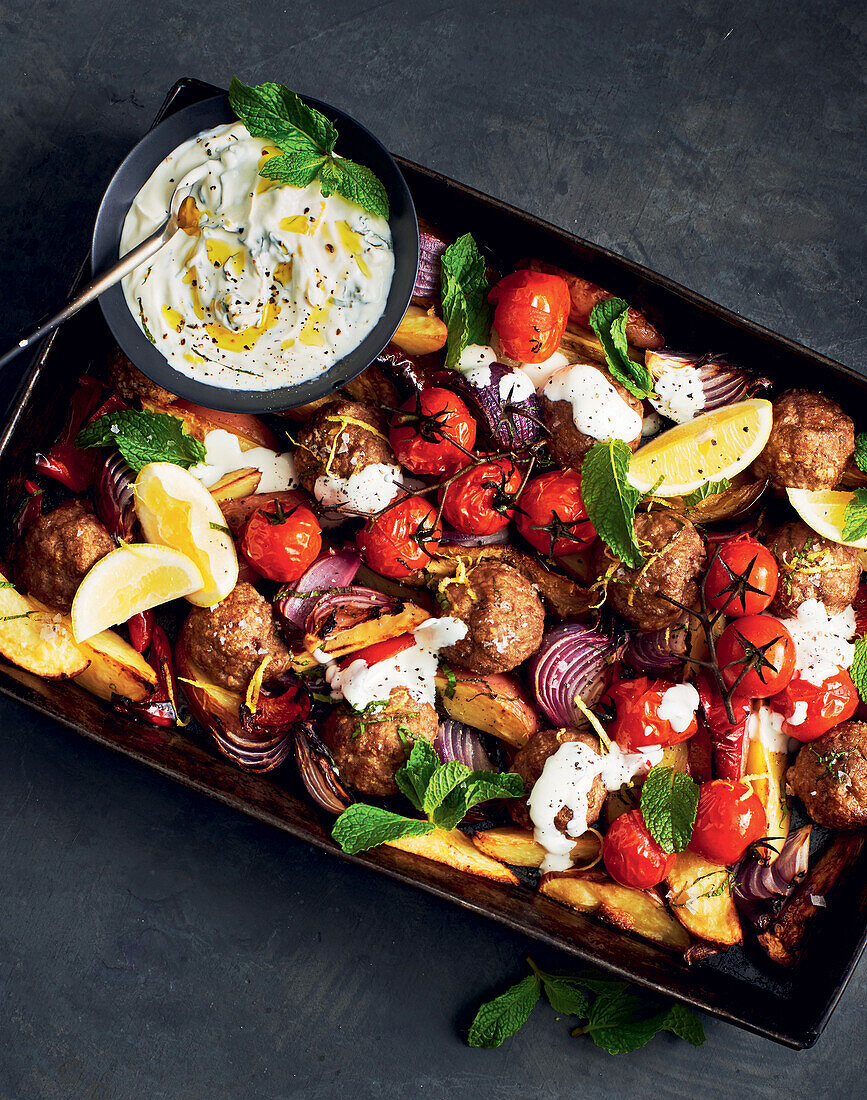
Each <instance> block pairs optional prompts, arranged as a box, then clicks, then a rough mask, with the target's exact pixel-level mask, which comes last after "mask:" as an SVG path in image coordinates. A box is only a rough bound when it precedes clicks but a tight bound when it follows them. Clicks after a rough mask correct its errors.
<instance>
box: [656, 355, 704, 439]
mask: <svg viewBox="0 0 867 1100" xmlns="http://www.w3.org/2000/svg"><path fill="white" fill-rule="evenodd" d="M653 388H654V390H655V391H656V393H657V394H658V395H659V396H658V397H651V398H650V403H651V405H653V407H654V408H655V409H656V410H657V411H658V412H661V413H662V415H663V416H667V417H668V418H669V419H670V420H673V421H674V422H675V424H686V423H688V422H689V421H690V420H694V419H695V418H696V417H697V416H698V415H699V414H700V413H702V412H704V405H705V395H704V385H703V384H702V380H701V372H700V371H699V370H698V369H697V368H696V367H690V366H685V365H678V366H669V367H667V368H666V369H664V370H663V372H662V374H661V375H660V376H659V378H657V379H656V381H655V382H654V384H653Z"/></svg>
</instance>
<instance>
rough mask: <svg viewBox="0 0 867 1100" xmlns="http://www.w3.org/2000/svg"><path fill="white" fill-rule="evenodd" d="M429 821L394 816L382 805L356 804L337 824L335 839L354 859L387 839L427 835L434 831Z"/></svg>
mask: <svg viewBox="0 0 867 1100" xmlns="http://www.w3.org/2000/svg"><path fill="white" fill-rule="evenodd" d="M432 829H433V825H432V824H431V823H430V822H429V821H419V820H418V819H417V818H414V817H403V816H402V815H401V814H393V813H391V812H390V811H389V810H383V809H380V807H379V806H367V805H365V804H364V803H363V802H353V803H352V805H351V806H349V807H347V809H345V810H344V811H343V813H342V814H341V815H340V817H338V819H337V821H335V823H334V828H333V829H332V830H331V836H332V837H333V838H334V840H336V841H337V843H338V844H339V845H340V847H341V848H342V849H343V851H344V852H348V853H349V855H351V856H354V855H356V854H357V853H358V852H364V851H366V850H367V849H368V848H376V847H377V846H378V845H380V844H385V842H386V841H387V840H399V839H400V838H401V837H402V836H424V834H425V833H429V832H431V830H432Z"/></svg>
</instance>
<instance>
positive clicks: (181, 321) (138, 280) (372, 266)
mask: <svg viewBox="0 0 867 1100" xmlns="http://www.w3.org/2000/svg"><path fill="white" fill-rule="evenodd" d="M276 155H279V150H278V149H276V148H275V147H274V146H271V145H269V144H268V143H267V142H265V141H264V140H262V139H261V138H254V137H251V136H250V134H249V133H248V131H247V129H246V127H245V126H244V125H243V123H241V122H236V123H234V124H229V125H224V126H218V127H216V128H215V129H213V130H206V131H204V132H203V133H201V134H199V135H198V136H197V137H194V138H191V139H190V140H189V141H187V142H185V143H184V144H183V145H181V146H179V147H178V148H177V149H175V151H174V152H173V153H171V154H170V155H169V156H168V157H166V159H165V160H164V161H163V162H162V164H160V166H159V167H158V168H157V169H156V170H155V172H154V173H153V175H152V176H151V177H150V179H149V180H148V181H147V183H145V185H144V186H143V187H142V189H141V190H140V191H139V193H138V195H137V196H136V198H135V201H134V202H133V204H132V206H131V207H130V210H129V213H128V214H127V216H126V221H125V222H124V227H123V234H122V237H121V246H120V251H121V254H122V255H123V254H125V253H126V252H128V251H129V250H130V249H131V248H133V247H135V245H137V244H139V243H140V242H141V241H143V240H144V239H145V237H147V236H149V235H150V234H151V233H153V232H154V231H155V230H156V229H157V227H158V226H159V225H160V224H161V223H162V221H163V220H164V219H165V217H166V215H167V213H168V212H169V210H170V209H175V210H177V208H178V207H179V205H180V204H181V203H182V202H183V201H184V200H187V199H192V201H193V202H194V203H195V206H196V209H197V211H198V214H199V223H198V229H197V230H192V231H183V230H182V231H179V232H177V233H176V234H175V235H174V237H173V238H172V240H171V241H170V242H168V243H167V244H166V245H164V246H163V248H162V249H161V250H160V251H159V252H158V253H157V255H156V256H154V258H153V259H152V260H150V261H149V262H147V263H145V264H143V265H142V266H140V267H139V268H137V269H136V270H135V271H133V272H132V273H131V274H130V275H128V276H127V277H126V278H125V279H124V280H123V289H124V294H125V296H126V301H127V304H128V305H129V308H130V310H131V312H132V314H133V316H134V317H135V318H136V319H137V321H138V322H139V324H140V325H141V327H142V330H143V331H144V332H145V334H146V335H147V334H148V333H149V334H150V337H151V338H152V340H153V342H154V344H155V345H156V347H157V348H158V349H159V350H160V351H161V352H162V354H163V355H164V356H165V357H166V359H167V360H168V361H169V362H170V363H171V364H172V366H173V367H175V368H176V369H177V370H179V371H180V372H181V373H183V374H185V375H187V376H189V377H190V378H194V379H197V380H199V381H202V382H207V383H209V384H211V385H215V386H222V387H225V388H227V389H238V390H265V389H271V388H274V387H276V386H284V385H292V384H295V383H298V382H301V381H303V380H305V379H308V378H315V377H316V376H317V375H320V374H322V373H323V372H324V371H325V370H327V369H328V367H330V366H331V365H332V364H333V363H335V362H336V361H337V360H338V359H340V358H341V357H342V356H344V355H346V354H347V353H348V352H349V351H351V350H352V349H353V348H355V347H357V346H358V344H359V343H361V341H362V340H363V339H364V337H365V336H366V335H367V334H368V333H369V332H370V330H371V329H372V328H373V326H374V325H375V324H376V322H377V321H378V320H379V318H380V317H381V316H382V312H383V309H384V308H385V303H386V299H387V297H388V291H389V288H390V286H391V280H392V276H393V274H394V254H393V249H392V240H391V232H390V230H389V227H388V223H387V221H386V220H385V219H384V218H381V217H378V216H376V215H374V214H370V213H367V212H366V211H364V210H362V209H361V207H360V206H357V205H356V204H355V203H352V202H349V201H348V200H347V199H344V198H342V197H341V196H340V195H331V196H329V197H328V198H327V199H326V198H323V196H322V190H321V188H320V186H319V184H318V183H317V182H316V181H314V182H313V183H311V184H310V185H309V186H308V187H305V188H299V187H293V186H291V185H287V184H276V183H274V182H273V181H270V180H266V179H263V178H262V177H261V176H259V174H258V172H259V168H260V167H261V166H262V165H263V164H264V163H265V161H266V160H267V159H268V158H269V157H271V156H276Z"/></svg>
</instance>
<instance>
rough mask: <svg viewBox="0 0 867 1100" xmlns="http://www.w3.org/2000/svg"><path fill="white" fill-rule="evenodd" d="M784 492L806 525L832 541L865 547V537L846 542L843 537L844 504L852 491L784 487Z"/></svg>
mask: <svg viewBox="0 0 867 1100" xmlns="http://www.w3.org/2000/svg"><path fill="white" fill-rule="evenodd" d="M786 493H787V495H788V497H789V503H790V504H791V505H792V507H793V508H794V509H795V511H796V512H797V513H798V515H799V516H800V517H801V519H802V520H803V521H804V523H806V524H807V526H808V527H812V528H813V530H814V531H818V533H819V534H820V535H824V536H825V538H826V539H830V540H831V541H832V542H842V543H843V544H844V545H845V546H857V547H858V549H859V550H864V549H867V538H864V539H858V540H856V541H855V542H846V541H845V540H844V538H843V525H844V522H843V521H844V517H845V512H846V505H847V504H848V503H849V501H850V500H851V499H852V498H853V497H854V495H855V494H854V493H850V492H847V491H846V490H845V489H786Z"/></svg>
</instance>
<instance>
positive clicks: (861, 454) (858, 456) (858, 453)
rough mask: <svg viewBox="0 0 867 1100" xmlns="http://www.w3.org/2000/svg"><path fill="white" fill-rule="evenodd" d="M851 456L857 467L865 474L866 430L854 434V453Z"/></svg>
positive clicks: (866, 454)
mask: <svg viewBox="0 0 867 1100" xmlns="http://www.w3.org/2000/svg"><path fill="white" fill-rule="evenodd" d="M852 457H853V458H854V459H855V465H856V466H857V467H858V469H859V470H861V472H862V473H865V474H867V432H859V433H858V434H857V435H856V436H855V453H854V455H853V456H852Z"/></svg>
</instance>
